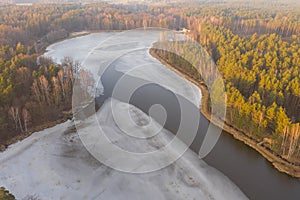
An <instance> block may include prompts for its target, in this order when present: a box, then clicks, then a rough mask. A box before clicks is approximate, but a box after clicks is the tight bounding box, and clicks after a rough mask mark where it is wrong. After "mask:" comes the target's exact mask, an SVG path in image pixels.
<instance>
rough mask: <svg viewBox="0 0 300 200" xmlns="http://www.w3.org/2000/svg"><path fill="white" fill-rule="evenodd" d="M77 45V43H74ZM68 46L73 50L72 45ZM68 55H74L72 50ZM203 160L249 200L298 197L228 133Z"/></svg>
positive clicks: (294, 184)
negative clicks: (250, 199) (241, 191)
mask: <svg viewBox="0 0 300 200" xmlns="http://www.w3.org/2000/svg"><path fill="white" fill-rule="evenodd" d="M90 36H91V35H90ZM92 36H93V37H96V36H95V34H92ZM102 36H103V35H102ZM102 36H99V37H102ZM93 37H92V38H93ZM81 38H84V40H86V41H88V42H90V43H94V40H93V39H92V38H90V39H88V37H87V36H84V37H80V38H78V39H79V40H80V39H81ZM94 39H95V38H94ZM67 43H68V42H67ZM71 43H72V42H71ZM78 43H79V44H80V41H78ZM64 45H65V43H64ZM70 45H71V44H70ZM71 46H72V47H73V45H71ZM60 49H61V51H65V52H60V53H58V56H62V55H65V56H72V55H68V54H69V53H70V52H67V51H66V49H65V50H63V49H64V48H61V47H60ZM78 49H80V48H78ZM86 50H87V49H85V48H83V49H81V50H80V52H85V51H86ZM71 52H72V53H74V51H71ZM62 53H65V54H62ZM75 54H76V53H75ZM52 56H54V57H55V55H54V54H52ZM76 57H78V56H75V58H76ZM89 66H90V65H89ZM92 69H93V68H92ZM96 73H97V72H96ZM201 123H202V124H203V127H204V126H205V124H206V125H207V123H208V122H207V121H205V120H201ZM216 128H217V127H216ZM191 148H192V149H193V148H194V149H197V144H196V143H193V144H192V146H191ZM204 160H205V161H206V162H207V163H208V164H209V165H211V166H213V167H215V168H217V169H218V170H220V171H222V172H223V173H224V174H226V175H227V176H228V177H229V178H230V179H231V180H233V181H234V182H235V183H236V184H237V185H238V186H239V187H240V188H241V189H242V190H243V192H245V193H246V195H247V196H248V197H250V198H255V199H266V198H272V199H280V198H291V199H293V198H298V197H299V196H300V190H299V186H300V183H299V181H298V180H296V179H293V178H291V177H288V176H287V175H284V174H282V173H279V172H278V171H277V170H275V169H274V168H273V167H272V166H271V165H270V164H269V163H268V162H266V160H265V159H264V158H262V157H261V156H260V155H259V154H258V153H257V152H255V151H253V150H252V149H250V148H248V147H247V146H246V145H244V144H243V143H241V142H239V141H236V140H235V139H234V138H233V137H231V136H230V135H228V133H224V134H222V135H221V138H220V139H219V141H218V143H217V145H216V146H215V148H214V149H213V151H212V152H211V153H210V154H209V155H208V156H207V157H206V158H205V159H204ZM258 177H259V178H258Z"/></svg>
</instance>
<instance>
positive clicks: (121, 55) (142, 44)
mask: <svg viewBox="0 0 300 200" xmlns="http://www.w3.org/2000/svg"><path fill="white" fill-rule="evenodd" d="M158 39H159V32H155V31H153V32H146V31H133V32H122V33H111V34H110V33H105V32H104V33H95V34H90V35H86V36H81V37H77V38H72V39H69V40H64V41H62V42H59V43H56V44H53V45H51V46H49V47H48V48H47V52H46V53H45V54H44V55H45V56H47V57H51V58H53V59H54V61H56V62H60V61H61V60H62V59H63V58H64V57H72V58H73V59H74V60H76V61H79V62H81V63H82V67H83V68H84V69H86V70H88V71H90V72H92V74H93V75H94V78H95V79H96V81H99V78H100V75H101V74H102V73H103V71H104V69H106V68H107V67H108V66H109V65H113V63H112V61H114V60H116V59H119V61H118V65H117V66H116V70H118V71H120V72H123V73H126V74H127V75H131V76H135V77H138V78H142V79H144V80H148V81H150V82H153V83H157V84H159V85H161V86H163V87H165V88H167V89H169V90H171V91H173V92H174V93H176V94H180V95H182V96H184V97H186V98H187V99H188V100H190V101H191V102H192V103H194V105H196V106H198V107H199V104H200V101H201V92H200V90H199V88H198V87H196V86H195V85H194V84H192V83H190V82H189V81H187V80H185V79H184V78H182V77H180V76H178V75H177V74H176V73H175V72H173V71H172V70H170V69H168V68H167V67H165V66H164V65H162V64H161V63H160V62H159V61H158V60H156V59H154V58H153V57H152V56H151V55H150V54H149V51H148V50H149V48H150V47H151V45H152V43H153V42H156V41H157V40H158ZM99 83H100V84H99V85H98V86H99V87H100V88H101V81H100V82H99Z"/></svg>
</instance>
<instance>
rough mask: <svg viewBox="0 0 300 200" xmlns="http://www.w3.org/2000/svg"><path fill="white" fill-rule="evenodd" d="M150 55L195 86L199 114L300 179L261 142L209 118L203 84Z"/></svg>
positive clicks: (298, 168) (293, 168)
mask: <svg viewBox="0 0 300 200" xmlns="http://www.w3.org/2000/svg"><path fill="white" fill-rule="evenodd" d="M149 53H150V55H151V56H153V57H154V58H156V59H157V60H158V61H160V62H161V63H162V64H163V65H165V66H166V67H168V68H169V69H171V70H172V71H174V72H175V73H177V74H178V75H180V76H182V77H184V78H185V79H187V80H189V81H190V82H192V83H193V84H195V85H196V86H197V87H199V89H200V90H201V93H202V100H201V103H200V112H201V114H202V115H203V116H204V117H205V118H206V119H207V120H209V121H210V122H212V123H213V124H214V125H216V126H218V127H220V128H222V129H223V130H225V131H226V132H227V133H229V134H230V135H232V136H233V138H235V139H236V140H239V141H241V142H243V143H244V144H246V145H247V146H249V147H251V148H252V149H254V150H256V151H257V152H258V153H259V154H261V155H262V156H263V157H264V158H265V159H266V160H268V161H269V162H270V163H271V164H272V165H273V166H274V167H275V168H276V169H277V170H278V171H280V172H282V173H285V174H287V175H289V176H292V177H294V178H298V179H299V178H300V166H295V165H293V164H292V163H290V162H288V161H287V160H284V159H283V158H281V157H279V156H278V155H276V154H275V153H274V152H272V151H271V150H269V149H267V148H266V147H264V146H262V144H261V142H257V141H255V140H254V139H252V138H251V137H249V136H247V135H246V134H245V133H244V132H242V131H240V130H238V129H236V128H235V127H233V126H232V125H231V124H228V123H227V122H224V125H223V126H222V124H223V123H222V121H221V120H220V119H218V118H215V117H214V118H213V119H212V116H211V112H210V110H209V91H208V88H207V86H206V85H205V83H204V82H198V81H196V80H194V79H193V78H192V77H191V76H190V75H189V74H187V73H185V72H184V71H183V70H179V69H177V68H176V67H174V66H172V64H170V63H169V62H167V61H166V60H165V59H163V58H162V57H160V56H159V55H157V54H156V53H155V52H154V51H153V50H152V49H150V51H149Z"/></svg>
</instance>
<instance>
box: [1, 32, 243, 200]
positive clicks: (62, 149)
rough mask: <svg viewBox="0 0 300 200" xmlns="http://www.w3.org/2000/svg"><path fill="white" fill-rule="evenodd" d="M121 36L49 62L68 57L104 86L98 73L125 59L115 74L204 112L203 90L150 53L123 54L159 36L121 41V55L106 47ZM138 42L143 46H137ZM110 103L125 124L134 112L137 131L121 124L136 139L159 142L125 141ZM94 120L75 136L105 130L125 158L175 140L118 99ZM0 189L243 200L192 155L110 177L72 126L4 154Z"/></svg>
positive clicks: (104, 37)
mask: <svg viewBox="0 0 300 200" xmlns="http://www.w3.org/2000/svg"><path fill="white" fill-rule="evenodd" d="M116 34H118V33H113V34H112V33H96V34H90V35H87V36H82V37H78V38H73V39H70V40H65V41H62V42H59V43H56V44H54V45H51V46H50V47H49V48H48V52H47V53H46V54H45V55H46V56H51V57H53V58H54V59H55V60H56V61H59V60H60V59H62V58H63V57H65V56H71V57H73V58H74V59H75V60H78V61H80V62H82V63H83V67H84V68H86V69H88V70H90V71H91V72H92V73H93V74H94V75H95V78H99V77H97V76H99V74H101V71H103V68H101V67H103V66H105V65H103V64H104V63H106V62H107V61H108V60H109V59H110V58H111V57H113V56H114V55H116V54H117V55H121V58H120V59H122V60H123V62H122V63H123V64H124V65H118V66H116V67H117V70H118V71H121V72H126V73H130V75H133V76H137V77H142V78H144V79H147V80H151V81H153V82H156V83H159V84H161V85H163V86H165V87H167V88H169V89H170V90H172V91H173V92H176V93H178V94H182V95H184V96H186V97H187V98H189V99H190V100H191V101H192V102H194V104H195V105H198V104H199V102H200V99H201V93H200V91H199V90H198V88H196V87H195V86H194V85H193V84H191V83H189V82H188V81H186V80H184V79H182V78H181V77H179V76H178V75H176V74H175V73H174V72H172V71H171V70H169V69H167V68H166V67H164V66H163V65H161V64H160V63H159V62H158V61H156V60H155V59H153V58H152V57H151V56H150V55H149V54H148V52H147V51H146V50H145V51H144V52H143V51H142V52H141V51H138V52H137V53H136V54H134V55H132V53H131V54H130V53H129V54H124V52H126V51H131V48H132V47H135V48H140V49H143V48H144V47H145V46H148V45H149V44H151V43H152V42H153V41H155V39H157V35H156V34H155V33H145V32H143V33H141V32H137V33H129V34H127V36H126V35H119V36H117V37H119V38H123V40H124V43H123V44H122V48H121V49H123V50H118V49H120V46H118V45H121V44H119V40H118V39H117V40H111V41H110V40H109V39H108V38H109V37H110V36H111V35H113V36H115V35H116ZM137 36H138V37H137ZM136 38H139V40H137V41H135V42H134V41H133V40H135V39H136ZM147 38H148V39H147ZM113 41H115V42H116V44H114V42H113ZM129 42H130V45H129V44H128V43H129ZM101 43H102V44H103V45H100V44H101ZM132 56H134V58H135V61H136V62H134V59H133V57H132ZM99 58H101V59H100V60H99ZM137 63H138V64H140V65H139V66H141V67H140V68H137V70H133V69H132V65H135V66H137ZM143 64H144V65H143ZM111 103H112V104H113V106H114V107H115V108H116V109H118V111H119V114H120V116H123V115H124V116H125V113H123V112H125V110H126V109H124V110H123V109H121V108H122V107H124V106H125V107H129V108H130V110H131V112H132V113H131V114H132V119H133V120H134V121H135V122H136V124H137V125H139V126H132V125H130V124H129V123H128V122H127V121H126V120H128V119H124V118H122V117H120V120H121V122H123V124H124V126H126V129H127V130H132V132H131V134H132V135H135V136H139V137H142V136H149V134H152V133H151V131H153V130H157V131H158V134H155V135H152V136H153V137H150V138H148V139H146V140H143V141H142V140H138V139H137V138H132V137H131V136H128V135H126V134H124V133H123V132H122V131H121V130H120V129H119V127H118V126H117V125H116V123H115V121H114V119H113V117H112V111H111V107H110V105H111ZM96 117H97V120H98V123H95V121H93V120H92V118H95V116H91V117H89V118H87V119H86V120H84V121H82V122H81V123H80V124H81V125H79V126H78V128H80V129H81V130H83V131H86V132H87V133H89V136H90V138H91V139H92V140H93V139H97V137H98V136H97V130H98V129H99V124H100V125H101V128H102V129H103V130H105V133H106V136H107V137H108V138H109V139H110V140H111V141H112V142H113V144H114V145H118V146H119V147H120V148H123V149H125V150H127V151H132V152H149V151H150V152H151V151H155V150H156V149H159V148H161V147H163V146H164V145H165V144H166V143H168V141H170V140H171V139H172V138H173V137H174V135H173V134H171V133H170V132H168V131H167V130H165V129H163V128H162V127H160V126H159V125H158V124H155V123H153V124H151V126H148V127H145V126H146V125H147V124H149V123H150V121H151V118H150V117H149V116H147V115H146V114H144V113H143V112H142V111H141V110H139V109H137V108H136V107H134V106H132V105H128V104H126V103H123V102H119V101H117V100H114V99H108V100H107V101H106V102H105V104H104V105H103V106H102V107H101V109H100V110H99V111H98V112H97V113H96ZM122 119H123V121H122ZM91 142H92V141H91ZM100 142H101V141H100ZM174 151H176V149H174ZM158 162H159V161H158ZM145 164H146V163H145ZM139 167H143V165H141V166H139ZM0 183H1V185H2V186H4V187H6V188H7V189H8V190H10V191H11V192H12V193H13V194H14V195H15V196H16V197H17V198H18V199H22V198H24V197H25V196H27V195H37V196H39V197H40V198H41V199H47V200H48V199H54V200H57V199H70V200H74V199H76V200H77V199H79V200H81V199H105V200H106V199H109V200H114V199H116V200H123V199H131V200H140V199H157V200H160V199H162V200H163V199H170V200H171V199H172V200H175V199H178V200H182V199H222V200H223V199H228V200H234V199H246V197H245V196H244V194H243V193H242V192H241V191H240V189H239V188H238V187H237V186H236V185H234V184H233V183H232V182H231V181H230V180H229V179H228V178H227V177H226V176H224V175H223V174H222V173H220V172H219V171H217V170H215V169H214V168H212V167H210V166H208V165H207V164H206V163H205V162H204V161H202V160H200V159H199V158H198V156H197V154H195V153H194V152H192V151H191V150H189V149H188V150H187V151H186V152H185V153H184V155H183V156H182V157H181V158H180V159H178V160H177V161H176V162H175V163H173V164H171V165H169V166H168V167H165V168H163V169H161V170H158V171H155V172H151V173H145V174H138V175H137V174H130V173H123V172H119V171H116V170H113V169H111V168H109V167H107V166H105V165H103V164H102V163H100V162H99V161H97V160H96V159H95V158H94V157H93V156H92V155H91V154H90V153H89V152H88V151H87V150H86V148H85V147H84V146H83V144H82V142H81V140H80V138H79V136H78V134H77V133H76V129H75V128H74V126H73V123H72V122H70V121H68V122H65V123H62V124H59V125H57V126H55V127H53V128H48V129H45V130H43V131H40V132H36V133H34V134H32V135H31V136H30V137H28V138H26V139H24V140H23V141H21V142H18V143H16V144H13V145H11V146H10V147H9V148H8V149H7V150H6V151H4V152H2V153H0Z"/></svg>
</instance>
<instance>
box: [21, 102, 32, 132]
mask: <svg viewBox="0 0 300 200" xmlns="http://www.w3.org/2000/svg"><path fill="white" fill-rule="evenodd" d="M22 116H23V122H24V128H25V131H28V123H29V120H30V114H29V112H28V110H27V109H26V108H23V109H22Z"/></svg>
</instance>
